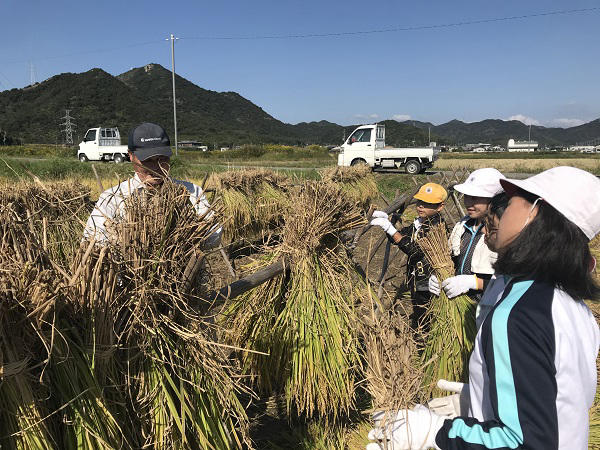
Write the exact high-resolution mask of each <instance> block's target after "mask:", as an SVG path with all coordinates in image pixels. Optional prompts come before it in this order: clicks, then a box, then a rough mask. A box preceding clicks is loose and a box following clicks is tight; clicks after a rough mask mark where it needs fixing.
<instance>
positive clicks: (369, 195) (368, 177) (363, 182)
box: [320, 165, 379, 209]
mask: <svg viewBox="0 0 600 450" xmlns="http://www.w3.org/2000/svg"><path fill="white" fill-rule="evenodd" d="M320 175H321V179H322V180H323V181H324V182H331V183H334V184H337V185H338V186H339V187H340V188H341V190H342V192H343V193H344V195H347V196H348V197H349V199H350V200H351V201H353V202H356V203H358V204H359V205H360V207H361V208H363V209H368V208H369V206H370V205H371V202H372V201H373V200H374V199H375V198H377V196H378V195H379V189H378V188H377V183H376V182H375V178H374V177H373V173H372V171H371V168H370V167H369V166H366V165H358V166H352V167H338V166H335V167H331V168H327V169H323V170H321V172H320Z"/></svg>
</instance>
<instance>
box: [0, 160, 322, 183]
mask: <svg viewBox="0 0 600 450" xmlns="http://www.w3.org/2000/svg"><path fill="white" fill-rule="evenodd" d="M171 163H172V164H171V175H172V176H173V177H174V178H179V179H189V178H194V179H197V178H203V177H204V176H205V174H207V173H213V172H223V171H225V170H227V169H228V165H227V164H226V163H225V164H223V163H221V162H220V163H218V164H214V163H208V162H207V163H205V164H190V163H189V162H186V161H184V160H182V159H181V158H173V159H172V160H171ZM92 164H93V165H94V167H96V171H97V172H98V176H99V177H100V178H101V179H106V178H115V179H116V178H118V179H126V178H127V177H129V176H131V175H132V174H133V167H132V165H131V163H123V164H114V163H106V162H95V163H89V162H88V163H81V162H79V161H78V160H77V159H75V158H59V157H55V158H47V159H46V158H44V159H36V158H21V157H6V156H0V180H7V181H18V180H31V175H35V176H37V177H38V178H40V179H41V180H44V181H50V180H65V179H74V178H75V179H84V178H86V179H92V178H94V177H95V175H94V172H93V170H92ZM236 165H237V164H236ZM270 167H272V168H273V169H274V170H276V171H281V172H282V173H285V174H286V175H289V176H297V177H299V178H309V179H316V178H318V171H317V170H315V169H314V168H312V167H308V168H305V169H303V168H292V169H290V168H285V167H276V166H270Z"/></svg>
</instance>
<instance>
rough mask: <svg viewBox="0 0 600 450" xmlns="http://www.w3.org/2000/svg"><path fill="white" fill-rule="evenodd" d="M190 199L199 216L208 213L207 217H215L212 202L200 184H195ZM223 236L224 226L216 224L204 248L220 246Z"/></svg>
mask: <svg viewBox="0 0 600 450" xmlns="http://www.w3.org/2000/svg"><path fill="white" fill-rule="evenodd" d="M190 200H191V202H192V204H193V205H194V209H195V210H196V212H197V213H198V215H199V216H204V215H205V214H206V216H205V218H206V219H210V218H211V217H213V215H214V212H213V211H211V210H210V203H209V202H208V200H207V198H206V195H204V191H203V190H202V188H201V187H200V186H197V185H195V184H194V190H193V193H192V194H191V195H190ZM222 237H223V227H222V226H220V225H219V224H216V225H215V226H214V228H213V230H212V233H211V234H210V235H209V236H208V238H207V239H206V241H205V243H204V248H205V249H212V248H216V247H218V246H219V245H220V244H221V238H222Z"/></svg>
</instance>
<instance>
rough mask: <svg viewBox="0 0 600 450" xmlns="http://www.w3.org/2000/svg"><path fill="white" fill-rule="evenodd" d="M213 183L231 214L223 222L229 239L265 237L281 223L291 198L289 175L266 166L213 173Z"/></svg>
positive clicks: (226, 238) (225, 209)
mask: <svg viewBox="0 0 600 450" xmlns="http://www.w3.org/2000/svg"><path fill="white" fill-rule="evenodd" d="M209 184H211V185H213V186H215V188H216V190H217V192H218V193H219V194H220V196H221V198H222V201H223V209H224V215H225V217H228V218H229V220H228V221H226V222H225V223H224V224H223V226H224V239H225V240H226V241H227V242H233V241H236V240H239V239H248V238H254V237H261V236H262V234H263V233H265V232H268V231H269V230H272V229H273V228H274V227H276V226H278V225H280V224H281V221H282V219H283V212H284V210H285V209H286V206H287V204H288V202H289V197H288V189H289V187H290V181H289V179H288V178H287V177H284V176H282V175H279V174H277V173H276V172H273V171H271V170H265V169H244V170H232V171H227V172H223V173H221V174H218V175H215V176H213V177H212V178H211V179H210V180H209Z"/></svg>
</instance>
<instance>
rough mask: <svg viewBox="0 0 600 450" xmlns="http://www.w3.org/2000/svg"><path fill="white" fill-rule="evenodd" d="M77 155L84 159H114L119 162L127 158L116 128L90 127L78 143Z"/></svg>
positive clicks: (124, 146) (125, 148)
mask: <svg viewBox="0 0 600 450" xmlns="http://www.w3.org/2000/svg"><path fill="white" fill-rule="evenodd" d="M77 157H78V158H79V160H80V161H81V162H85V161H114V162H116V163H120V162H123V161H127V160H129V155H128V150H127V146H126V145H121V134H120V133H119V129H118V128H116V127H115V128H102V127H98V128H90V129H89V130H87V132H86V133H85V135H84V137H83V141H81V143H80V144H79V150H78V151H77Z"/></svg>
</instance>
